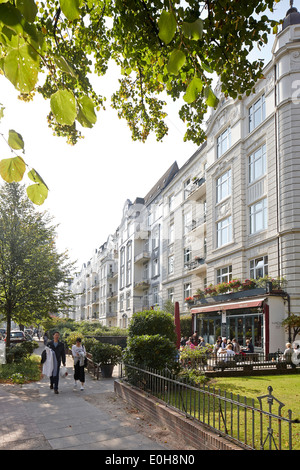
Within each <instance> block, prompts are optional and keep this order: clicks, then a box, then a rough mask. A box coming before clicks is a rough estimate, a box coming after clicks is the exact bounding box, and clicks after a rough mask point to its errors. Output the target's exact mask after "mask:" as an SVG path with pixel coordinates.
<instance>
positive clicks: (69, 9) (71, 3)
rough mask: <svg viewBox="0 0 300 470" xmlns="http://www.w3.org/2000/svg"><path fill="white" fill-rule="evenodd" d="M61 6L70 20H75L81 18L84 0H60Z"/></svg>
mask: <svg viewBox="0 0 300 470" xmlns="http://www.w3.org/2000/svg"><path fill="white" fill-rule="evenodd" d="M59 3H60V8H61V10H62V12H63V14H64V15H65V16H66V17H67V18H68V20H70V21H73V20H76V18H80V10H79V8H80V7H81V4H82V0H59Z"/></svg>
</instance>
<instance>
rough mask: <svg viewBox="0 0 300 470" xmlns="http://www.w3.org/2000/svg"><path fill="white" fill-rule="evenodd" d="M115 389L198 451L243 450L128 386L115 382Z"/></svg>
mask: <svg viewBox="0 0 300 470" xmlns="http://www.w3.org/2000/svg"><path fill="white" fill-rule="evenodd" d="M114 389H115V393H117V394H118V395H119V396H120V397H121V398H122V399H123V400H124V401H126V402H127V403H129V404H130V405H132V406H134V407H135V408H137V409H139V410H141V411H143V412H144V413H146V414H147V415H148V416H149V417H150V418H151V419H152V420H153V421H155V423H158V424H160V425H161V426H168V428H169V430H172V432H173V433H174V434H175V436H178V437H179V436H180V438H181V439H183V440H184V441H185V442H186V444H189V445H192V446H193V447H195V448H196V449H198V450H243V448H242V447H239V446H237V445H235V444H233V443H231V442H230V441H228V440H226V439H224V438H222V437H220V436H218V434H217V433H214V432H212V431H210V430H208V429H206V428H205V427H204V426H203V425H201V424H200V423H197V422H195V421H193V420H189V419H188V418H185V417H184V416H182V415H180V414H179V413H177V412H175V411H174V410H172V409H170V408H167V407H166V405H165V404H163V403H160V402H158V400H157V399H153V398H151V397H149V396H147V395H146V394H144V393H143V392H141V391H139V390H137V389H135V388H134V387H131V386H130V385H128V384H125V383H123V382H120V381H118V380H115V382H114Z"/></svg>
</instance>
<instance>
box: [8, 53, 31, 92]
mask: <svg viewBox="0 0 300 470" xmlns="http://www.w3.org/2000/svg"><path fill="white" fill-rule="evenodd" d="M35 58H36V56H34V54H33V53H32V50H31V48H29V47H28V46H27V45H26V44H23V45H22V46H21V47H19V48H18V49H12V50H11V51H10V52H9V53H8V54H7V56H6V57H5V59H4V73H5V76H6V77H7V78H8V80H9V81H10V82H11V83H12V84H13V85H14V87H15V88H16V89H17V90H19V91H20V92H21V93H30V92H31V91H32V90H33V89H34V87H35V85H36V83H37V81H38V67H39V62H38V60H35Z"/></svg>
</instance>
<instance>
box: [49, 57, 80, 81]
mask: <svg viewBox="0 0 300 470" xmlns="http://www.w3.org/2000/svg"><path fill="white" fill-rule="evenodd" d="M53 59H54V62H55V63H56V65H57V66H58V67H59V68H60V70H61V71H62V72H65V73H68V74H69V75H72V77H74V78H77V75H76V73H75V72H74V70H73V69H72V67H71V65H70V64H69V63H68V62H67V61H66V59H65V58H64V57H63V56H60V57H54V58H53Z"/></svg>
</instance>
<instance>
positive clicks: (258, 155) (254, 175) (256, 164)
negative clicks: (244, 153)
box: [249, 145, 266, 183]
mask: <svg viewBox="0 0 300 470" xmlns="http://www.w3.org/2000/svg"><path fill="white" fill-rule="evenodd" d="M265 173H266V145H263V146H262V147H260V148H259V149H258V150H257V151H256V152H253V153H252V155H250V157H249V183H252V182H253V181H255V180H256V179H258V178H260V177H261V176H263V175H264V174H265Z"/></svg>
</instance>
